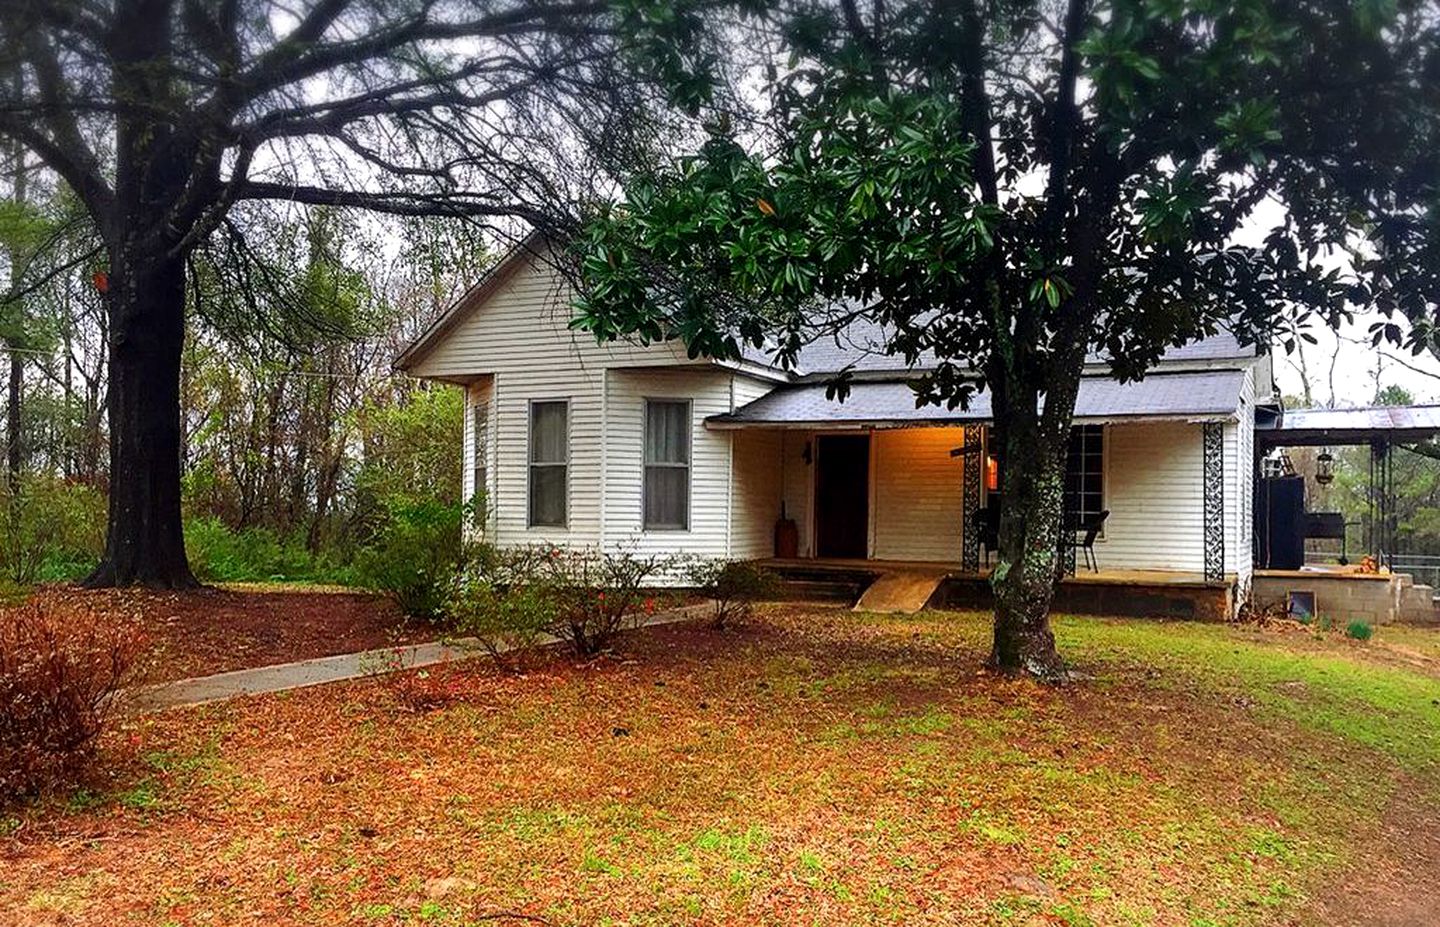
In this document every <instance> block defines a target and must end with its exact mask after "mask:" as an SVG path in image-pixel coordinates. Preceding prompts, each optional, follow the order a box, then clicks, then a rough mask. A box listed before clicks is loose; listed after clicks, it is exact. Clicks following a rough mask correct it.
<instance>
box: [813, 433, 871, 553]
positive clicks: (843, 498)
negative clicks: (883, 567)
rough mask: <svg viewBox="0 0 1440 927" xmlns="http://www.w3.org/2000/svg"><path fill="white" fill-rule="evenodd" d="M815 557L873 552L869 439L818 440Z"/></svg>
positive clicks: (835, 437)
mask: <svg viewBox="0 0 1440 927" xmlns="http://www.w3.org/2000/svg"><path fill="white" fill-rule="evenodd" d="M815 452H816V453H815V467H816V469H815V555H816V556H817V557H854V558H864V557H866V556H868V555H869V553H870V544H869V537H870V436H869V435H868V434H859V435H821V436H819V437H818V438H816V439H815Z"/></svg>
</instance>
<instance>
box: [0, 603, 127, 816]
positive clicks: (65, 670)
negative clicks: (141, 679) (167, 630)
mask: <svg viewBox="0 0 1440 927" xmlns="http://www.w3.org/2000/svg"><path fill="white" fill-rule="evenodd" d="M144 648H145V642H144V640H143V637H142V636H141V635H139V634H137V633H136V631H135V629H134V628H133V627H132V626H131V625H130V624H129V623H128V622H126V621H120V620H117V619H116V616H115V615H113V614H109V613H106V612H102V611H100V610H97V609H95V608H93V607H91V606H89V605H85V604H81V603H66V602H62V601H57V600H55V599H47V600H44V601H36V600H31V601H29V602H26V603H24V604H22V605H17V606H14V607H11V608H7V609H4V610H3V611H0V803H3V802H4V801H5V800H6V799H7V798H10V799H13V798H17V797H23V796H26V795H31V794H34V793H36V792H39V791H41V790H44V789H48V788H54V787H57V786H60V785H63V784H66V783H68V782H70V781H73V780H74V779H76V778H77V777H80V776H81V775H83V774H84V773H85V772H86V771H87V768H88V766H89V765H90V764H91V763H92V762H93V759H94V752H95V744H96V741H97V740H98V738H99V737H100V734H101V732H102V731H103V730H104V729H105V727H106V725H107V724H108V723H109V721H110V719H111V717H112V716H113V713H114V711H115V707H116V698H115V696H116V694H117V693H118V692H119V691H120V690H121V689H122V688H123V687H124V686H125V685H127V684H128V683H129V682H131V681H132V680H133V678H134V671H135V668H136V666H137V663H138V658H139V656H140V655H141V653H142V652H143V651H144Z"/></svg>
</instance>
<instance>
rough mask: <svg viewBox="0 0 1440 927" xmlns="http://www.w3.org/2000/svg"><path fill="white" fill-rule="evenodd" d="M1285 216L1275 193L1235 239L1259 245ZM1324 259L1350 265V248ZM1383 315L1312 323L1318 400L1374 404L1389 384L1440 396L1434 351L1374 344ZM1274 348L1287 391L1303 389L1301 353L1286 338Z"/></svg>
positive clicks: (1309, 365) (1310, 358)
mask: <svg viewBox="0 0 1440 927" xmlns="http://www.w3.org/2000/svg"><path fill="white" fill-rule="evenodd" d="M1284 218H1285V207H1284V206H1283V205H1282V204H1281V203H1280V202H1279V201H1277V200H1275V199H1273V198H1272V199H1269V200H1266V201H1265V202H1262V203H1261V204H1260V205H1259V206H1258V207H1257V208H1256V210H1255V213H1254V216H1253V217H1252V220H1251V221H1250V222H1247V223H1246V224H1245V227H1243V228H1242V229H1241V230H1240V231H1239V232H1237V233H1236V235H1235V241H1236V242H1237V243H1239V244H1245V245H1258V244H1260V243H1261V242H1262V241H1263V240H1264V238H1265V236H1266V235H1267V234H1268V233H1269V232H1270V230H1271V229H1272V228H1274V227H1275V225H1277V224H1279V223H1281V222H1283V221H1284ZM1320 263H1321V264H1324V265H1326V266H1330V267H1338V268H1341V269H1342V270H1344V269H1346V268H1348V267H1349V266H1350V262H1349V258H1348V255H1346V254H1344V253H1337V254H1332V255H1328V256H1322V258H1321V260H1320ZM1377 321H1385V319H1384V317H1383V316H1380V315H1367V316H1359V315H1357V316H1356V317H1355V321H1354V323H1353V324H1349V325H1345V326H1342V327H1341V328H1340V329H1339V330H1338V331H1332V330H1331V329H1330V328H1329V327H1328V326H1326V325H1325V324H1324V322H1323V321H1318V320H1317V321H1316V322H1314V324H1313V325H1312V326H1311V327H1309V328H1307V329H1306V331H1308V332H1309V333H1310V334H1311V335H1313V336H1314V337H1315V340H1316V342H1317V343H1316V344H1302V345H1301V349H1302V351H1303V354H1304V358H1303V360H1304V366H1305V367H1306V369H1307V370H1308V372H1309V379H1310V394H1311V397H1312V398H1313V399H1314V401H1315V404H1316V405H1322V406H1323V405H1331V404H1332V403H1333V405H1335V406H1337V407H1346V406H1365V405H1371V404H1373V403H1374V401H1375V394H1376V392H1378V390H1380V389H1384V388H1385V387H1387V386H1400V387H1403V388H1404V389H1406V390H1408V391H1409V392H1410V394H1411V396H1413V397H1414V398H1415V401H1416V402H1417V403H1420V402H1436V401H1440V360H1437V359H1436V358H1435V357H1434V355H1432V354H1430V353H1428V352H1427V353H1424V354H1421V355H1419V356H1412V355H1411V354H1410V352H1409V351H1408V350H1405V349H1397V348H1395V347H1393V346H1391V345H1388V344H1382V345H1381V347H1380V348H1378V349H1377V348H1373V347H1371V346H1370V326H1371V325H1372V324H1374V323H1375V322H1377ZM1392 321H1395V322H1397V323H1398V324H1399V325H1400V326H1401V327H1402V328H1406V329H1407V330H1408V328H1407V324H1406V321H1405V319H1403V318H1398V317H1397V318H1396V319H1393V320H1392ZM1273 352H1274V356H1275V379H1276V380H1277V382H1278V384H1279V387H1280V392H1281V394H1282V395H1284V396H1300V395H1302V394H1303V392H1304V389H1303V382H1304V380H1303V378H1302V377H1301V374H1300V366H1301V363H1300V362H1301V358H1300V357H1299V356H1297V355H1296V354H1289V355H1287V354H1286V353H1285V348H1284V346H1283V345H1281V344H1276V345H1274V348H1273ZM1377 384H1378V385H1377ZM1332 397H1333V399H1332Z"/></svg>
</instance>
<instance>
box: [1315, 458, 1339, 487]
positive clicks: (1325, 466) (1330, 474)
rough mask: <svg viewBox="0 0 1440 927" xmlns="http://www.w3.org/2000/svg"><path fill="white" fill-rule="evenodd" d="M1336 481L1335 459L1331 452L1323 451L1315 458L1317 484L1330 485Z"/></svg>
mask: <svg viewBox="0 0 1440 927" xmlns="http://www.w3.org/2000/svg"><path fill="white" fill-rule="evenodd" d="M1334 479H1335V458H1334V456H1333V455H1331V453H1330V452H1329V451H1321V452H1320V453H1319V454H1318V455H1316V457H1315V482H1317V483H1319V484H1320V485H1321V486H1325V485H1328V484H1329V483H1330V482H1331V481H1332V480H1334Z"/></svg>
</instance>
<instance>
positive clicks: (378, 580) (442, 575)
mask: <svg viewBox="0 0 1440 927" xmlns="http://www.w3.org/2000/svg"><path fill="white" fill-rule="evenodd" d="M469 508H470V507H469V506H461V505H457V504H452V503H447V502H443V501H440V500H438V499H426V500H423V501H420V502H413V503H403V504H398V505H395V506H393V507H392V508H391V509H390V511H389V517H388V518H387V519H386V520H385V522H384V524H383V525H381V527H380V528H379V530H378V531H377V532H376V533H375V537H374V538H373V539H372V540H371V542H370V543H369V544H368V545H367V546H365V547H364V548H362V549H361V550H360V552H359V554H358V555H357V556H356V558H355V572H356V575H357V577H358V578H359V580H360V582H361V584H362V585H365V586H367V587H368V588H370V589H374V590H376V591H379V592H385V593H388V594H390V595H392V596H394V598H395V600H396V601H397V602H398V603H399V604H400V607H401V608H402V609H404V610H405V612H406V614H409V615H413V616H414V617H417V618H426V619H434V618H437V617H439V616H440V615H441V614H442V612H443V610H444V606H445V600H446V597H447V595H448V593H449V591H450V587H451V585H452V583H453V580H454V578H455V573H456V571H457V570H458V569H459V567H460V564H461V562H462V560H463V558H464V537H463V530H462V528H463V525H464V523H465V517H466V514H465V513H466V512H467V511H468V510H469Z"/></svg>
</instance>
